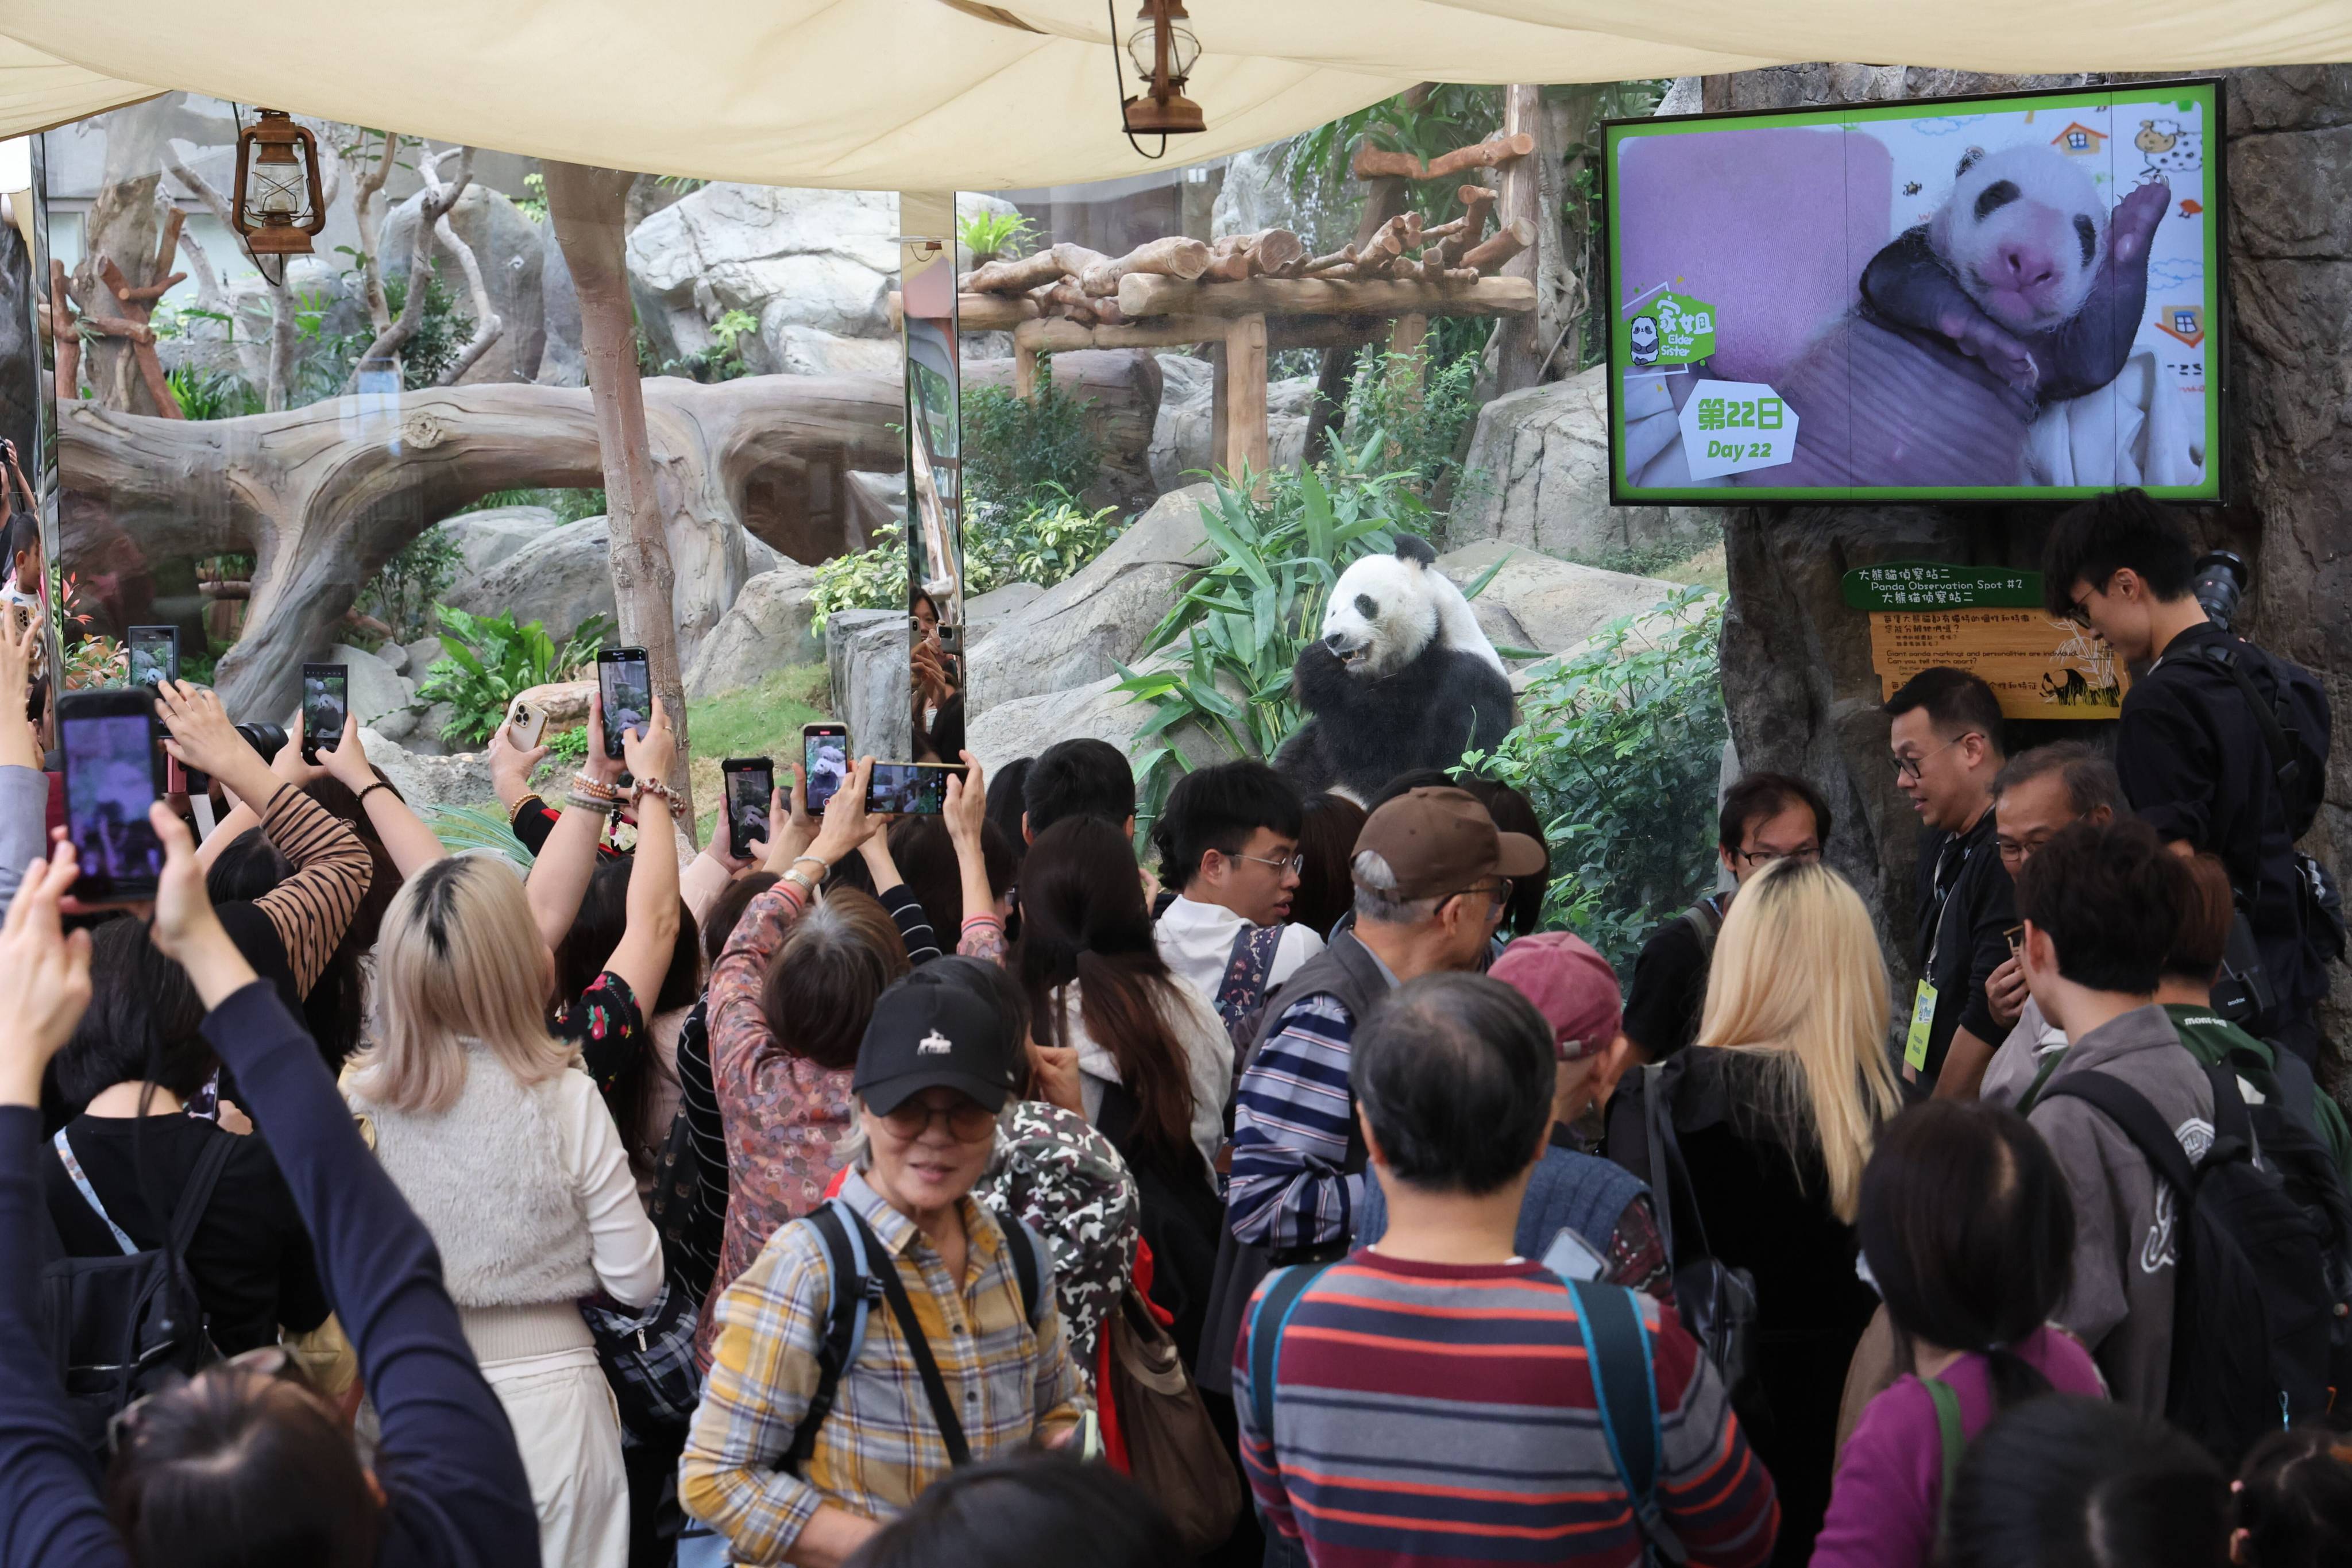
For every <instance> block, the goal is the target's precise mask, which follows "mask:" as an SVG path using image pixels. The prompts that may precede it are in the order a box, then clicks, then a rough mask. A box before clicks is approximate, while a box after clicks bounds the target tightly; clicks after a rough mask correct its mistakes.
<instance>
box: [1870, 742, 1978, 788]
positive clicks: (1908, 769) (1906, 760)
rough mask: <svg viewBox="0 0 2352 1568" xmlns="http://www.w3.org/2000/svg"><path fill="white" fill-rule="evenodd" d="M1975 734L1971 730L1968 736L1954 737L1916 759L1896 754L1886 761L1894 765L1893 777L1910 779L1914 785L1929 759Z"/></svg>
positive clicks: (1940, 754)
mask: <svg viewBox="0 0 2352 1568" xmlns="http://www.w3.org/2000/svg"><path fill="white" fill-rule="evenodd" d="M1975 733H1976V731H1974V730H1971V731H1969V732H1968V734H1965V735H1955V736H1953V737H1952V738H1951V739H1950V740H1948V741H1947V742H1944V743H1943V744H1942V745H1940V746H1938V747H1937V748H1936V749H1935V750H1934V751H1932V752H1922V753H1920V754H1919V755H1918V756H1916V757H1906V756H1905V755H1903V753H1901V752H1896V753H1895V755H1894V756H1892V757H1890V758H1888V759H1887V760H1888V761H1889V762H1891V763H1894V764H1895V777H1896V778H1898V779H1910V780H1912V781H1913V782H1915V783H1916V782H1917V780H1918V777H1919V770H1920V769H1921V768H1922V767H1924V766H1926V765H1927V759H1928V758H1929V757H1940V756H1942V755H1943V754H1944V753H1945V752H1948V751H1950V750H1951V749H1952V748H1953V747H1954V746H1957V745H1958V744H1959V743H1960V742H1962V741H1965V740H1967V739H1968V738H1969V735H1973V734H1975Z"/></svg>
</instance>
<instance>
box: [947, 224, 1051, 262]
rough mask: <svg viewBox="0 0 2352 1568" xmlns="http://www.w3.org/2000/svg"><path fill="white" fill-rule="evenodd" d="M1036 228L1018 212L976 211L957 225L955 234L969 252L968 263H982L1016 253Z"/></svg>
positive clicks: (1017, 253)
mask: <svg viewBox="0 0 2352 1568" xmlns="http://www.w3.org/2000/svg"><path fill="white" fill-rule="evenodd" d="M1035 232H1036V229H1035V227H1034V226H1033V225H1032V224H1031V223H1030V222H1029V220H1028V219H1027V218H1025V217H1023V216H1021V215H1020V214H1019V213H997V212H977V213H974V214H972V215H971V216H970V217H968V218H965V219H964V220H963V221H962V222H961V223H959V224H957V225H956V237H957V238H958V239H961V240H962V241H963V244H964V248H965V249H967V250H969V251H971V264H972V265H973V266H975V267H980V266H983V265H985V264H986V263H988V262H991V261H994V260H997V259H998V258H1002V257H1010V256H1018V255H1020V254H1021V248H1022V247H1023V245H1024V243H1026V242H1027V240H1028V238H1029V237H1030V236H1031V235H1033V234H1034V233H1035Z"/></svg>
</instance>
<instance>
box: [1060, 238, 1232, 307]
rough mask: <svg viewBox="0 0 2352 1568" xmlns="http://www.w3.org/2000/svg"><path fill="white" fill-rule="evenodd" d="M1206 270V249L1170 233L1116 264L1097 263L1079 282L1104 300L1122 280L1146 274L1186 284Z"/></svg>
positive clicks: (1207, 261)
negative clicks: (1177, 279)
mask: <svg viewBox="0 0 2352 1568" xmlns="http://www.w3.org/2000/svg"><path fill="white" fill-rule="evenodd" d="M1208 269H1209V247H1208V246H1206V245H1205V244H1203V243H1202V242H1201V241H1200V240H1197V239H1193V238H1191V237H1187V236H1185V235H1181V234H1171V235H1170V236H1168V237H1166V238H1164V239H1154V240H1149V241H1147V242H1145V243H1144V244H1142V245H1139V246H1137V247H1135V248H1134V249H1133V250H1130V251H1129V252H1128V253H1127V254H1126V255H1125V256H1122V257H1120V258H1118V260H1116V261H1104V262H1098V263H1097V264H1096V265H1095V266H1092V267H1089V268H1087V269H1086V271H1085V273H1084V274H1083V275H1082V276H1081V277H1080V278H1079V282H1080V283H1082V284H1083V285H1084V286H1085V288H1086V291H1087V293H1089V294H1091V295H1094V296H1096V297H1097V298H1107V297H1108V296H1109V295H1113V294H1116V293H1118V282H1119V279H1122V278H1128V277H1133V276H1137V275H1139V274H1144V273H1150V274H1156V275H1157V276H1160V277H1162V278H1181V279H1185V280H1187V281H1188V282H1189V281H1190V280H1191V279H1195V278H1198V277H1199V276H1200V275H1201V274H1202V273H1203V272H1206V271H1207V270H1208Z"/></svg>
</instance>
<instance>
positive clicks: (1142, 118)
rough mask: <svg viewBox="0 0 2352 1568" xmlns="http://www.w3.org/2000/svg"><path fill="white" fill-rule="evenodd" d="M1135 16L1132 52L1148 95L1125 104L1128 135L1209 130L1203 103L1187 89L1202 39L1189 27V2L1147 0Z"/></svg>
mask: <svg viewBox="0 0 2352 1568" xmlns="http://www.w3.org/2000/svg"><path fill="white" fill-rule="evenodd" d="M1135 20H1136V24H1137V26H1136V29H1135V31H1134V32H1133V33H1130V34H1129V35H1128V39H1127V56H1128V58H1129V59H1130V60H1132V61H1134V62H1135V71H1136V75H1137V76H1138V77H1139V78H1140V79H1141V83H1142V85H1143V87H1144V95H1143V96H1142V97H1140V98H1130V99H1129V100H1127V102H1126V104H1125V105H1124V108H1125V110H1126V113H1127V130H1128V133H1129V135H1135V134H1138V133H1143V134H1150V133H1152V132H1157V133H1159V134H1160V135H1162V136H1175V135H1184V134H1188V133H1190V132H1196V131H1206V130H1207V129H1208V128H1209V127H1208V122H1207V121H1206V120H1204V119H1203V118H1202V114H1201V106H1200V105H1199V104H1197V103H1195V102H1193V101H1192V100H1191V99H1189V98H1186V97H1185V96H1184V93H1183V87H1184V82H1185V79H1187V78H1188V77H1190V76H1191V75H1192V66H1193V64H1194V62H1196V61H1197V60H1199V59H1200V58H1201V40H1200V39H1199V38H1197V37H1193V36H1192V28H1191V27H1190V26H1186V24H1188V23H1190V22H1191V21H1192V17H1190V16H1186V15H1185V14H1184V0H1143V5H1142V8H1141V9H1139V11H1137V12H1136V14H1135Z"/></svg>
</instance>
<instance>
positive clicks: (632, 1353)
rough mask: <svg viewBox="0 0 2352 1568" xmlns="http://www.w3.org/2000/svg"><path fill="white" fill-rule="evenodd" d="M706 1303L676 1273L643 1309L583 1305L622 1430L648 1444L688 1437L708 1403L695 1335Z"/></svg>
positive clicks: (607, 1302)
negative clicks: (697, 1414)
mask: <svg viewBox="0 0 2352 1568" xmlns="http://www.w3.org/2000/svg"><path fill="white" fill-rule="evenodd" d="M701 1310H702V1302H701V1301H700V1300H699V1299H698V1298H697V1297H696V1296H695V1294H694V1292H693V1291H691V1290H689V1289H687V1288H686V1286H685V1284H684V1283H683V1282H681V1281H680V1280H679V1279H678V1277H677V1274H676V1273H675V1272H672V1273H669V1274H667V1275H665V1276H664V1277H663V1279H662V1288H661V1293H660V1294H659V1295H657V1296H656V1297H655V1298H654V1299H653V1304H652V1305H650V1306H648V1307H645V1308H643V1309H638V1308H634V1307H625V1306H623V1305H621V1303H619V1302H618V1301H615V1300H613V1299H612V1298H611V1297H609V1296H604V1295H598V1296H594V1297H592V1298H590V1299H589V1300H585V1301H583V1302H581V1303H580V1316H581V1318H582V1319H583V1321H586V1323H587V1325H588V1331H589V1333H590V1334H592V1335H593V1336H594V1338H595V1341H596V1362H597V1364H598V1365H600V1366H602V1367H603V1368H604V1381H605V1382H606V1383H608V1384H611V1385H612V1389H613V1402H614V1404H615V1405H619V1406H620V1411H621V1424H622V1425H623V1426H626V1427H627V1428H628V1429H629V1430H630V1431H631V1432H633V1433H635V1435H636V1436H638V1437H640V1438H643V1439H645V1440H646V1441H648V1442H651V1441H656V1440H659V1439H663V1438H677V1437H683V1436H685V1434H686V1430H687V1428H688V1426H691V1425H693V1422H694V1407H695V1405H696V1404H697V1403H698V1401H700V1399H701V1398H702V1371H701V1369H700V1368H699V1367H698V1366H697V1365H696V1364H695V1361H694V1329H695V1324H696V1322H697V1321H698V1319H699V1317H700V1315H701Z"/></svg>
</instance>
